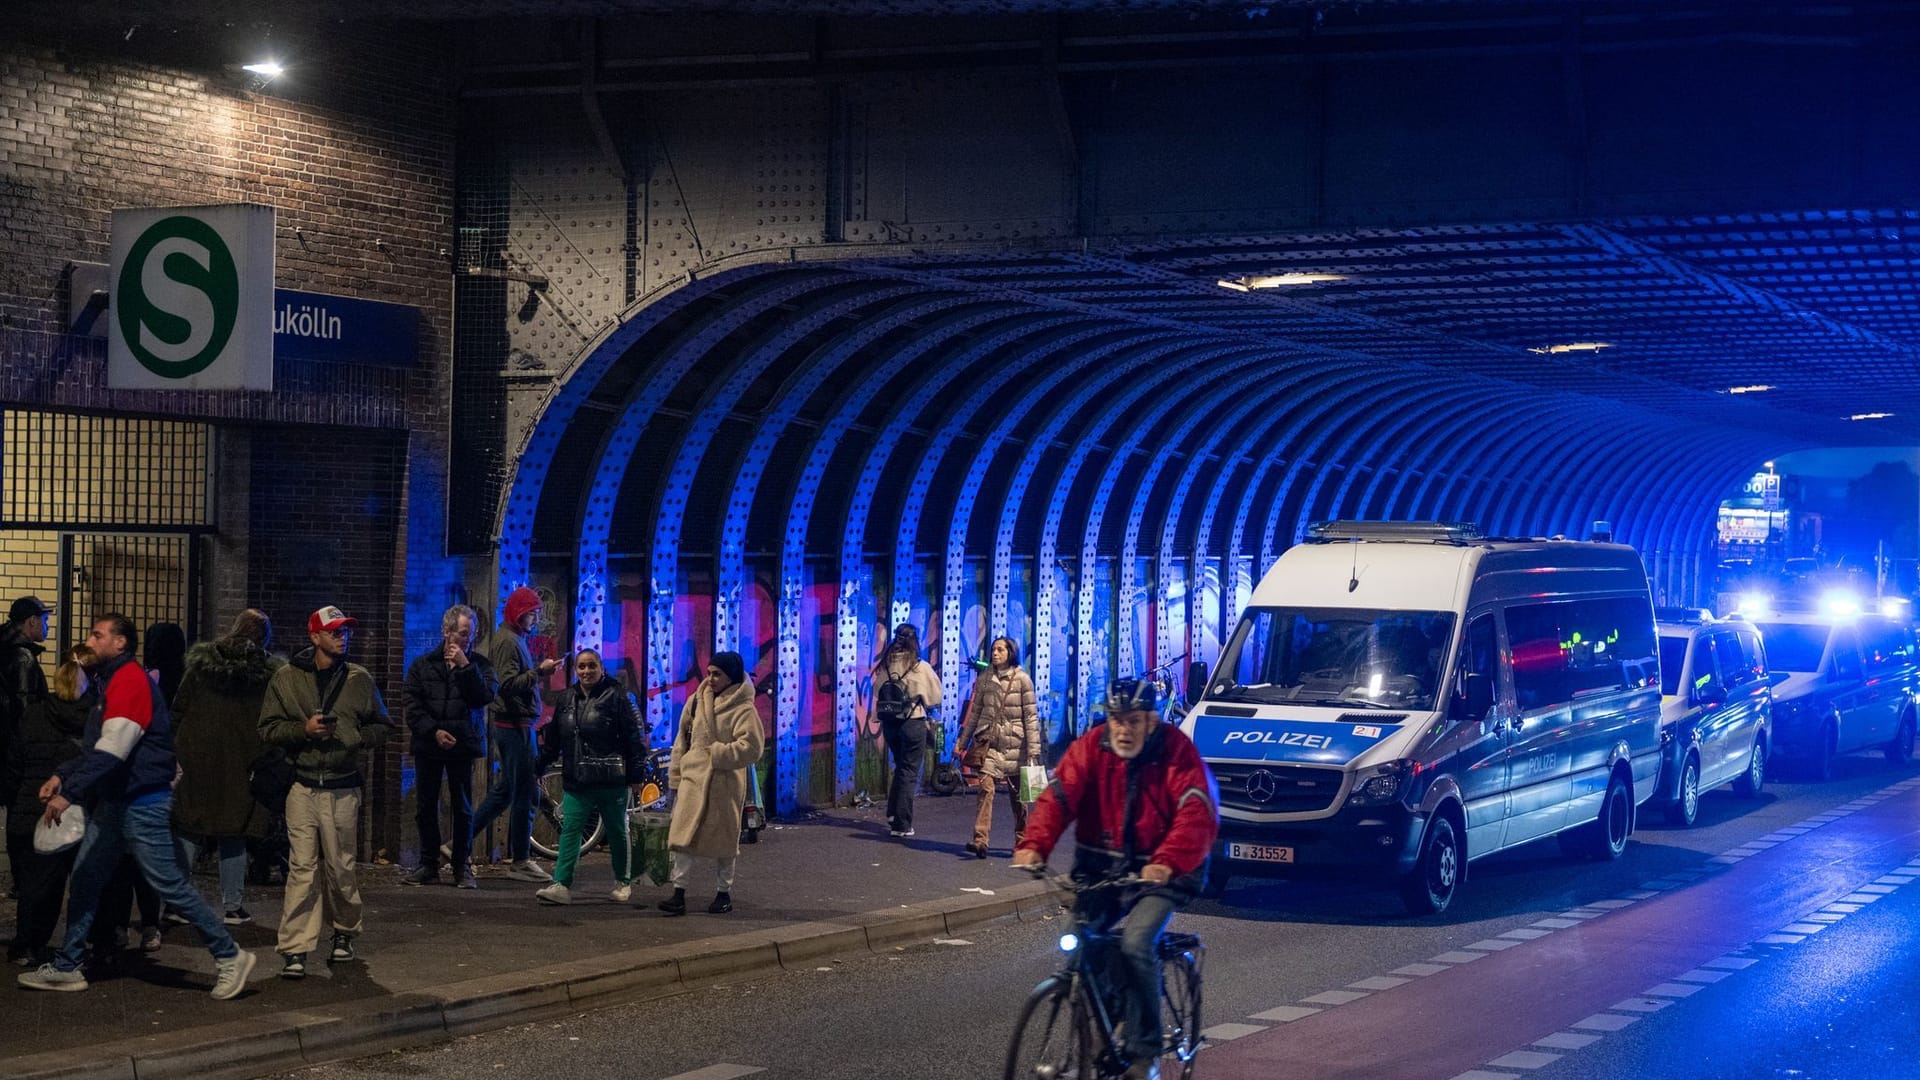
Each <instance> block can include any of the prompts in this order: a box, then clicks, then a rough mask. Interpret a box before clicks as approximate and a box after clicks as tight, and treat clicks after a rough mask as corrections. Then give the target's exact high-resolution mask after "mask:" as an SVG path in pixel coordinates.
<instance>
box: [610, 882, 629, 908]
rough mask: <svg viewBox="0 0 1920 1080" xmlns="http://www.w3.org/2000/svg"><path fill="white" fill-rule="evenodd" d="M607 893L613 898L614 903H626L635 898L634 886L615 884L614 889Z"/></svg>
mask: <svg viewBox="0 0 1920 1080" xmlns="http://www.w3.org/2000/svg"><path fill="white" fill-rule="evenodd" d="M607 895H608V896H609V897H611V898H612V900H613V902H614V903H616V904H624V903H626V902H627V901H629V900H631V899H633V886H631V885H615V886H614V887H613V891H612V892H610V893H608V894H607Z"/></svg>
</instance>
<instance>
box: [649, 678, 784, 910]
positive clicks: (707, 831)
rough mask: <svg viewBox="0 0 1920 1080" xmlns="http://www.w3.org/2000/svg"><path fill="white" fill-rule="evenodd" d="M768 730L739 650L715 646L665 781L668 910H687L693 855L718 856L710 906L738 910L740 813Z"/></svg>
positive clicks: (683, 719) (664, 905) (685, 714)
mask: <svg viewBox="0 0 1920 1080" xmlns="http://www.w3.org/2000/svg"><path fill="white" fill-rule="evenodd" d="M765 748H766V733H765V732H764V731H763V730H762V729H761V727H760V714H759V713H758V712H757V711H755V710H754V707H753V684H752V683H751V682H749V681H747V672H746V661H744V660H743V659H741V656H740V654H739V653H734V652H723V653H715V654H714V657H713V661H712V662H711V663H709V664H708V665H707V677H706V678H705V679H703V680H701V683H700V688H699V689H698V690H696V691H694V693H693V696H692V697H690V698H688V699H687V705H686V708H684V709H682V710H681V712H680V730H679V732H678V733H677V734H676V735H675V736H674V738H673V762H672V764H671V765H670V766H669V768H668V770H667V786H668V787H670V788H672V789H673V811H672V816H671V818H670V819H669V821H668V823H667V847H668V849H669V850H671V851H672V852H673V895H672V896H671V897H669V898H668V899H665V900H662V901H660V910H661V911H664V912H666V913H667V914H669V915H684V914H686V913H687V882H688V881H689V880H690V879H691V878H692V877H693V866H694V860H696V859H712V860H714V871H715V880H716V882H717V884H718V886H719V888H718V890H717V891H716V892H715V894H714V897H713V902H712V903H710V904H708V905H707V910H708V911H710V912H712V913H713V914H715V915H724V914H725V913H727V912H729V911H732V910H733V872H734V867H735V866H736V864H737V863H738V862H739V857H740V815H741V812H742V811H743V810H744V809H745V808H746V805H747V769H748V768H749V767H750V766H752V765H753V763H754V762H756V761H759V760H760V752H761V751H762V750H764V749H765Z"/></svg>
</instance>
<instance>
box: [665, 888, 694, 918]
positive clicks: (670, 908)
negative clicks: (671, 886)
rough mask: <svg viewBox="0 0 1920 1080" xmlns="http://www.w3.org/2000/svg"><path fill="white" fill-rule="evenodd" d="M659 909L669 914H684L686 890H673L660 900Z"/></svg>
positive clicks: (685, 909)
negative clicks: (671, 893) (669, 894)
mask: <svg viewBox="0 0 1920 1080" xmlns="http://www.w3.org/2000/svg"><path fill="white" fill-rule="evenodd" d="M660 910H661V911H664V912H666V913H667V914H669V915H685V914H686V913H687V890H685V889H675V890H673V895H672V896H669V897H667V898H666V899H665V900H662V901H660Z"/></svg>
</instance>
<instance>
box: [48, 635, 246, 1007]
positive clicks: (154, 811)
mask: <svg viewBox="0 0 1920 1080" xmlns="http://www.w3.org/2000/svg"><path fill="white" fill-rule="evenodd" d="M135 640H136V635H135V632H134V629H133V622H132V620H130V619H128V618H127V617H126V616H125V615H105V616H102V617H101V618H99V619H98V620H96V621H95V622H94V624H93V632H92V633H90V634H89V635H87V644H88V645H89V646H91V647H92V649H93V654H94V656H95V658H96V665H97V666H96V667H95V668H94V679H95V681H96V683H97V684H98V685H100V686H102V687H104V688H105V689H104V691H103V692H102V693H101V695H100V699H99V701H98V703H97V704H95V705H94V707H93V713H92V714H91V715H90V716H89V717H88V718H87V729H86V732H85V733H84V735H83V736H82V742H83V743H84V745H85V746H86V748H87V749H86V752H85V753H83V754H82V755H81V756H80V757H78V758H76V759H75V760H73V761H71V762H68V763H67V764H65V765H63V766H61V767H60V770H59V771H58V772H56V773H55V774H54V775H53V777H52V778H51V779H49V780H48V781H47V782H46V785H45V786H43V787H42V788H41V789H40V800H41V801H42V802H43V803H45V804H46V807H47V813H46V816H47V820H48V821H51V822H53V823H55V824H58V823H59V822H60V819H61V818H62V817H63V816H64V815H66V814H67V813H70V812H72V808H73V806H74V805H75V804H79V805H81V806H84V807H86V808H87V814H88V817H87V831H86V837H85V839H83V840H82V841H81V842H80V854H79V855H78V856H77V857H76V858H75V860H74V866H73V882H72V885H71V886H70V892H69V894H68V898H67V937H66V941H65V942H64V943H63V944H62V945H61V948H60V952H59V953H58V954H56V955H55V956H54V958H53V962H52V963H49V964H42V965H40V968H39V969H38V970H37V971H30V972H27V973H26V974H24V975H22V976H20V980H19V981H20V985H21V986H24V987H26V988H27V989H29V990H66V991H75V990H85V989H87V977H86V975H85V974H84V973H82V972H81V970H80V963H81V961H82V960H84V959H85V957H86V947H87V932H88V931H89V930H91V929H92V928H93V918H94V909H95V908H96V907H97V906H98V905H99V903H100V894H101V893H102V892H103V891H104V890H105V889H106V886H107V882H108V881H109V880H111V879H112V877H113V871H114V868H115V867H116V866H118V865H119V864H120V859H121V857H122V856H123V855H126V854H129V853H131V854H132V856H133V861H134V862H135V863H136V864H138V866H139V867H140V872H141V873H142V874H144V875H145V876H146V879H147V882H148V883H149V884H151V885H152V886H153V889H154V891H155V892H156V893H158V894H159V896H160V899H161V901H162V902H164V903H165V904H166V905H167V908H168V910H170V911H177V912H179V913H180V914H181V915H183V916H185V917H186V919H187V921H188V922H189V923H191V924H193V927H194V929H196V930H198V931H200V938H201V940H203V941H205V942H206V943H207V951H208V952H210V953H212V954H213V962H214V968H215V971H216V973H217V977H216V979H215V981H214V984H213V996H214V997H216V998H219V999H221V1000H223V1001H224V1000H226V999H228V998H232V997H237V996H239V994H240V992H241V991H242V990H245V989H246V988H247V976H248V975H249V974H251V973H252V971H253V964H254V957H253V954H252V953H249V952H244V951H242V950H241V948H240V946H238V945H236V944H235V943H234V940H233V935H232V934H230V933H228V932H227V928H226V926H225V925H223V924H222V923H221V921H220V916H219V914H217V913H216V912H215V911H214V910H213V909H212V908H209V907H208V906H207V903H206V901H205V900H203V899H201V897H200V893H199V891H198V890H196V889H194V888H193V887H192V886H190V885H189V884H187V880H186V877H185V876H184V875H183V874H182V873H181V870H180V864H179V862H178V861H177V860H176V859H175V857H174V851H173V826H172V818H173V775H174V759H173V725H172V721H171V718H170V717H169V716H168V715H167V701H166V698H164V697H163V696H161V694H160V690H159V688H158V687H156V686H155V685H154V683H153V680H152V679H149V678H148V677H147V673H146V672H145V671H144V670H142V669H141V667H140V665H139V664H137V663H135V662H134V659H133V654H134V644H135Z"/></svg>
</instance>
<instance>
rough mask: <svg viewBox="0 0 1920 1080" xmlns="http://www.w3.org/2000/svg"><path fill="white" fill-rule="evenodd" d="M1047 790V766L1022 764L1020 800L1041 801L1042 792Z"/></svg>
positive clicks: (1026, 801)
mask: <svg viewBox="0 0 1920 1080" xmlns="http://www.w3.org/2000/svg"><path fill="white" fill-rule="evenodd" d="M1045 790H1047V767H1046V766H1045V765H1022V766H1020V801H1021V802H1023V803H1031V802H1039V801H1040V793H1041V792H1043V791H1045Z"/></svg>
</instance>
